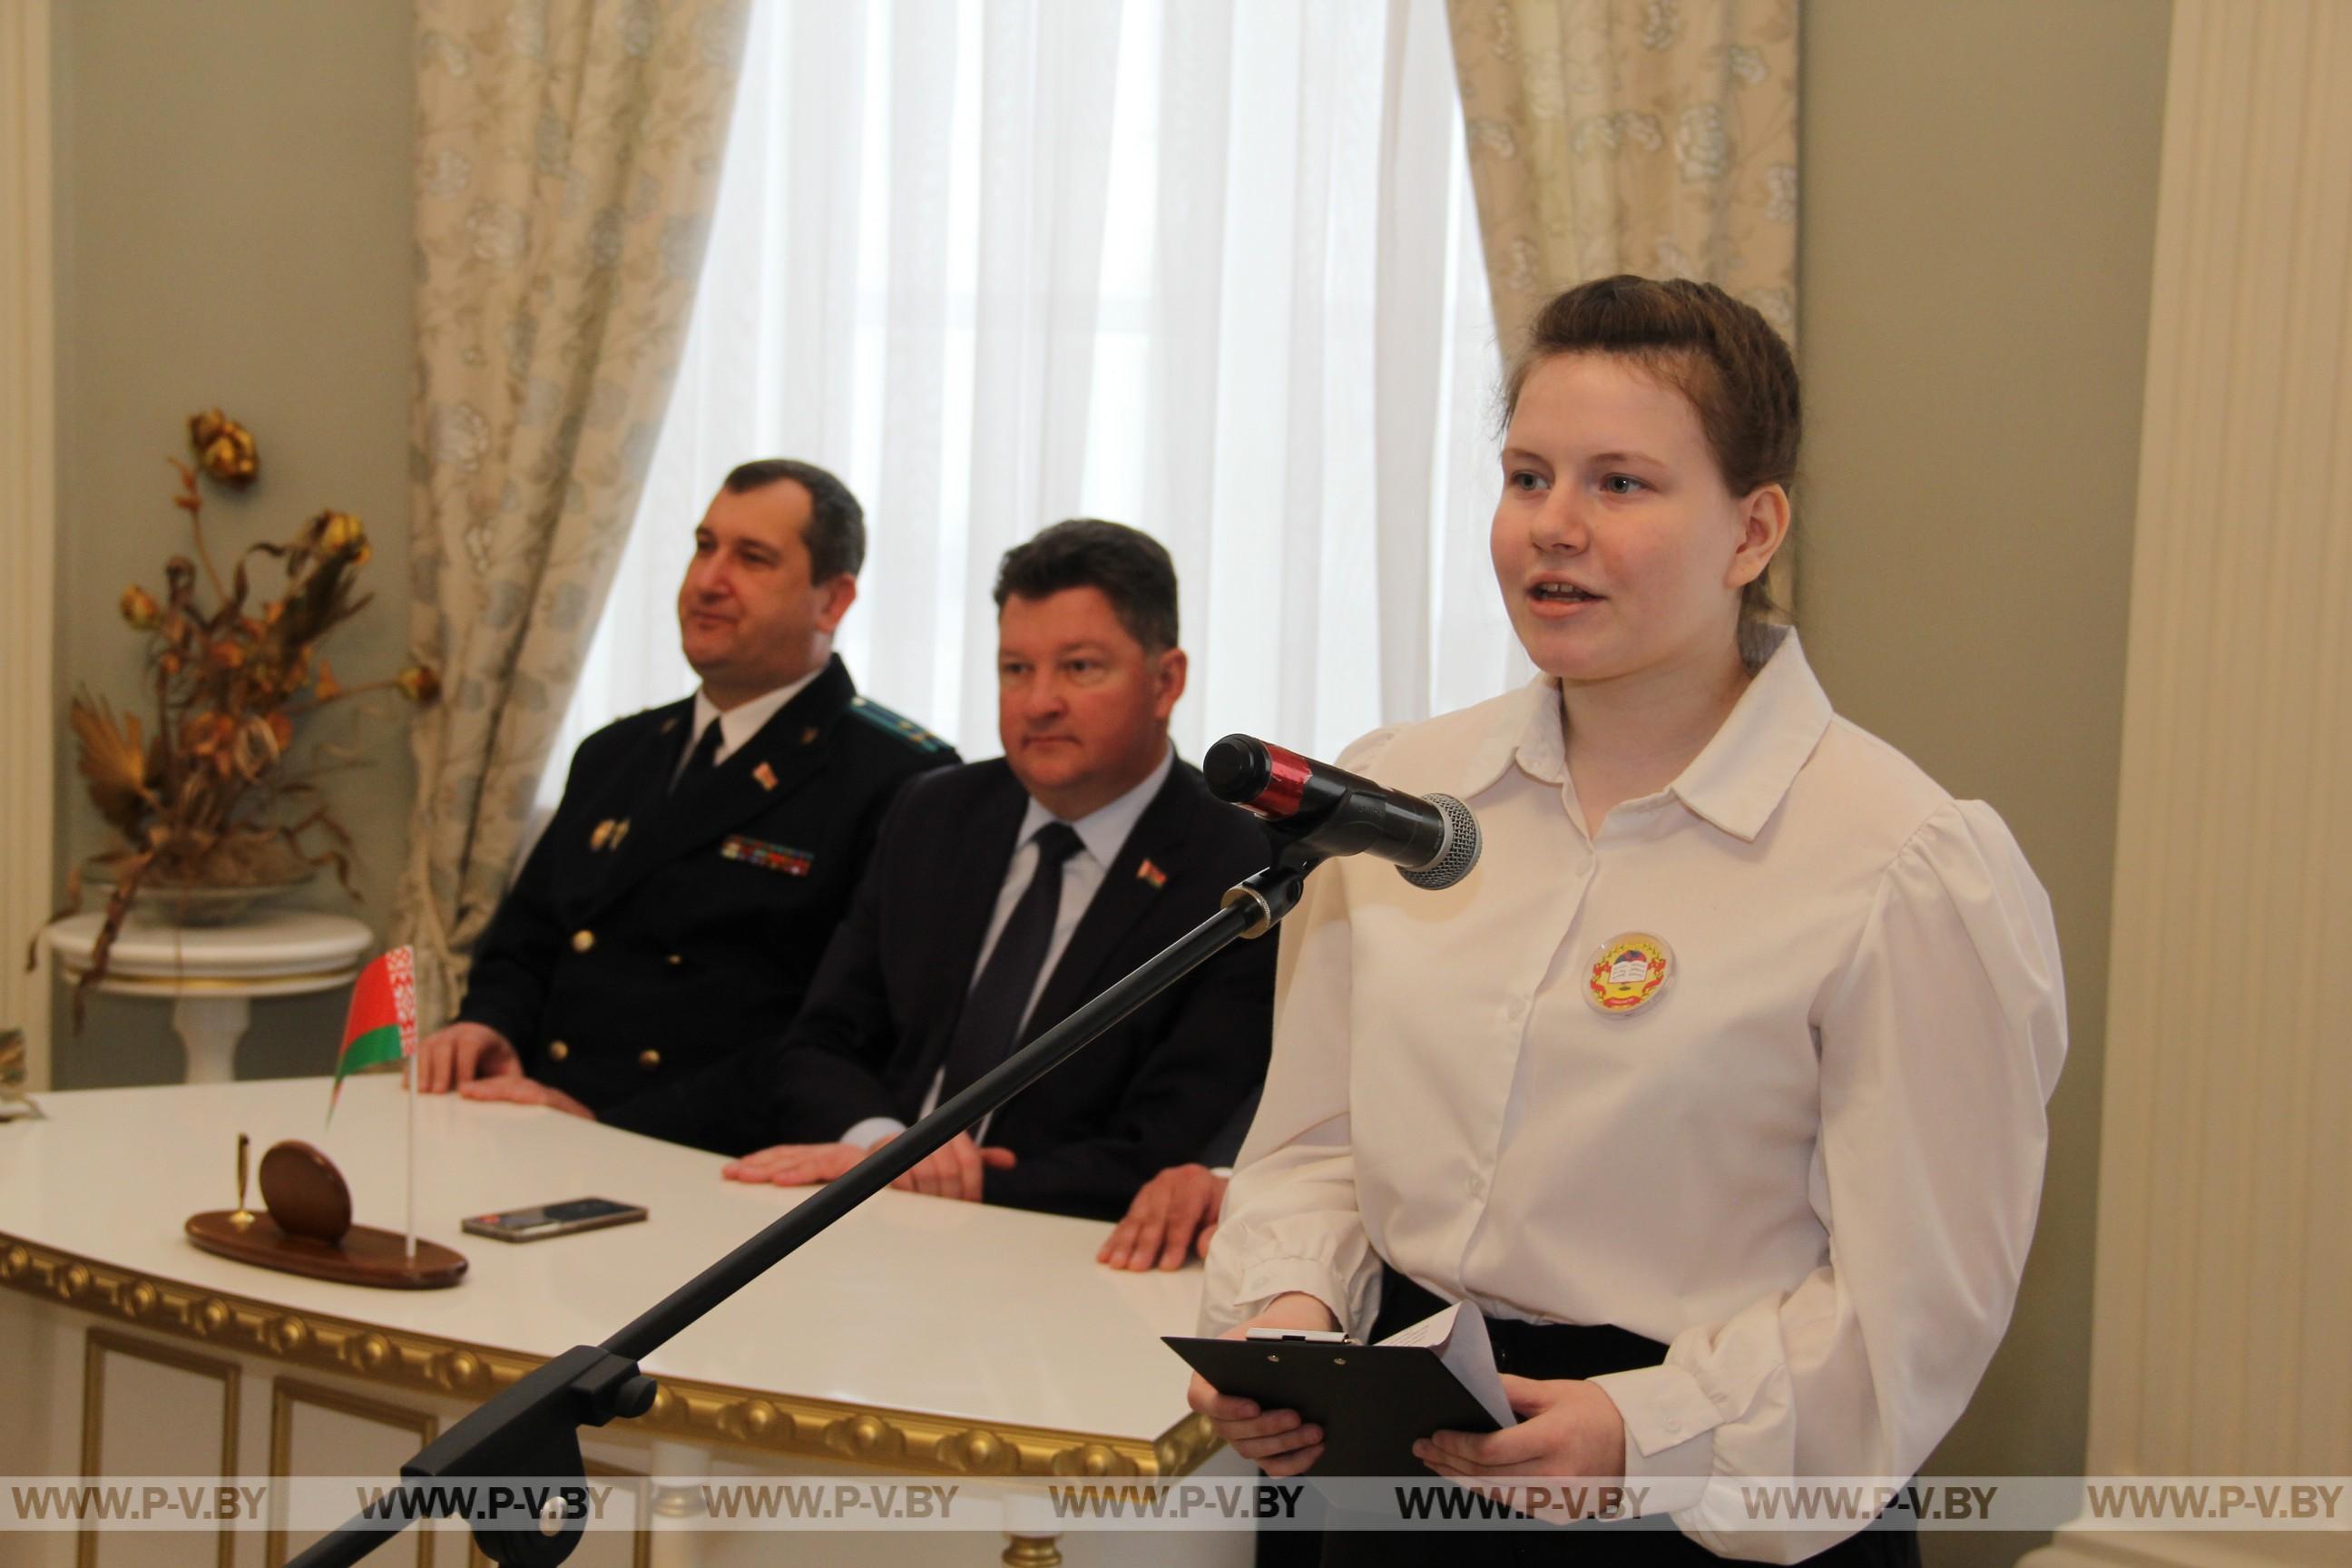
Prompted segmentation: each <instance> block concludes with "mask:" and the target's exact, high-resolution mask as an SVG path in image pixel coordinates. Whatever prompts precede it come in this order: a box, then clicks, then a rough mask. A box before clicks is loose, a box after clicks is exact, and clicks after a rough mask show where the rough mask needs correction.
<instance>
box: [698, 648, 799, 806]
mask: <svg viewBox="0 0 2352 1568" xmlns="http://www.w3.org/2000/svg"><path fill="white" fill-rule="evenodd" d="M823 674H824V666H823V665H821V664H820V665H818V666H817V667H816V668H814V669H812V670H810V671H809V672H808V673H807V674H806V675H803V676H802V677H801V678H800V679H798V680H795V681H793V683H792V684H791V685H789V686H779V687H777V688H776V689H774V690H773V691H770V692H767V693H765V694H763V695H761V696H759V697H754V698H753V699H751V701H749V702H739V703H737V704H736V705H735V706H734V707H732V708H730V709H728V710H726V711H725V712H723V713H722V712H720V711H719V705H718V704H717V703H715V702H713V701H711V700H710V694H709V692H707V691H705V690H703V689H701V688H700V687H696V688H695V689H694V728H693V729H692V730H691V731H688V738H687V742H686V749H685V750H684V751H682V752H679V753H678V754H677V767H675V768H673V769H671V770H670V775H669V777H670V782H671V783H672V784H676V783H677V777H678V774H680V773H684V772H686V764H687V763H688V760H690V759H691V758H692V757H693V755H694V748H695V747H696V746H698V745H700V744H701V743H702V732H703V731H705V730H708V729H709V728H710V725H711V722H712V721H714V720H715V721H717V722H718V725H719V749H718V750H717V751H716V752H712V753H711V755H710V765H711V766H713V767H717V766H718V765H719V763H723V762H725V761H726V760H727V759H728V758H730V757H731V756H733V755H734V754H735V753H736V752H740V751H741V750H742V749H743V747H744V745H745V744H746V743H747V742H749V741H750V740H751V737H752V736H754V735H756V734H758V733H759V732H760V731H761V730H763V729H765V728H767V724H768V721H769V720H771V719H772V718H774V717H775V716H776V715H777V714H778V713H780V712H782V710H783V706H784V704H785V703H787V702H790V701H791V700H793V698H795V697H798V696H799V695H800V694H801V693H802V692H803V691H804V690H806V689H808V683H809V682H810V681H812V680H814V679H816V678H817V677H818V676H820V675H823Z"/></svg>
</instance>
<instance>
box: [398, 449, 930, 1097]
mask: <svg viewBox="0 0 2352 1568" xmlns="http://www.w3.org/2000/svg"><path fill="white" fill-rule="evenodd" d="M865 554H866V531H865V522H864V519H863V516H862V514H861V512H860V510H859V509H858V505H857V501H856V498H855V497H853V496H852V495H851V494H850V493H849V490H848V489H847V488H846V487H845V486H844V485H843V484H842V483H841V481H840V480H839V479H835V478H834V476H833V475H831V474H829V473H827V472H825V471H824V469H823V468H816V467H814V466H813V465H810V464H805V463H798V462H793V461H789V460H786V459H782V458H773V459H769V460H766V461H763V462H757V463H747V464H745V465H743V466H742V467H741V468H737V469H736V470H735V471H734V472H732V473H730V475H728V476H727V480H726V483H725V485H724V486H723V487H722V488H721V489H720V490H719V495H718V496H717V498H716V499H714V500H712V501H711V503H710V508H709V511H708V512H706V513H705V514H704V516H703V518H702V521H700V523H699V524H698V525H697V527H696V529H695V534H694V556H693V559H692V561H691V562H690V563H688V567H687V571H686V578H685V581H684V582H683V583H682V584H680V586H679V589H678V597H677V614H678V626H679V632H680V638H681V642H682V644H683V646H684V649H685V653H686V658H687V662H688V664H690V665H692V666H693V667H694V669H695V673H696V674H697V675H698V676H700V677H701V679H702V685H701V689H700V690H699V691H698V692H697V693H696V694H695V695H694V696H693V697H692V698H691V699H689V700H685V701H681V702H676V703H672V704H671V705H669V706H668V707H667V708H656V709H652V710H648V711H646V712H643V713H638V714H635V715H633V716H632V717H629V718H626V719H623V720H621V721H618V722H616V723H614V724H611V725H609V726H607V727H606V728H604V729H603V730H600V731H597V732H596V733H595V734H593V735H591V736H590V737H589V738H588V739H587V740H586V741H584V742H582V744H581V746H580V750H579V752H577V753H576V754H575V755H574V757H573V759H572V773H571V776H570V778H569V780H568V781H567V782H566V784H565V785H564V790H563V799H562V804H561V805H558V806H557V807H556V811H555V816H554V817H553V819H552V820H551V822H550V823H549V825H548V827H547V831H546V832H545V834H543V835H542V836H541V838H540V841H539V843H538V845H537V847H535V848H534V849H533V850H532V851H531V854H530V858H529V859H528V860H527V861H526V862H525V863H524V866H523V869H522V874H521V875H520V877H519V878H518V879H516V881H515V885H514V887H513V889H511V890H510V891H509V893H508V895H507V897H506V898H505V900H503V901H501V902H500V904H499V910H498V913H497V915H496V916H495V917H493V919H492V920H491V922H490V926H489V929H488V931H487V932H486V933H485V934H484V936H483V938H482V941H481V943H480V945H479V947H478V950H477V952H476V953H475V957H474V964H473V970H472V973H471V974H470V976H469V977H468V983H467V990H466V998H465V1002H464V1005H462V1006H461V1007H460V1008H459V1009H458V1014H457V1020H458V1021H457V1023H455V1024H452V1025H451V1026H448V1027H447V1028H445V1029H442V1030H440V1031H438V1032H437V1033H436V1034H434V1035H432V1036H430V1037H427V1038H426V1039H425V1041H424V1042H423V1043H422V1044H421V1045H420V1046H419V1047H418V1049H417V1058H418V1079H417V1081H418V1085H419V1087H420V1088H422V1089H425V1090H426V1091H428V1092H437V1091H439V1090H442V1089H448V1088H451V1087H453V1086H454V1087H457V1088H458V1089H460V1090H461V1092H463V1093H465V1094H466V1095H467V1096H468V1097H470V1098H474V1099H481V1100H520V1101H523V1102H526V1103H537V1104H550V1105H557V1106H560V1107H562V1108H563V1109H567V1110H569V1109H572V1108H574V1107H579V1108H584V1109H587V1110H595V1111H600V1112H609V1111H613V1110H618V1109H620V1108H623V1107H625V1106H626V1105H628V1104H629V1103H630V1101H632V1100H635V1099H636V1098H638V1097H639V1096H641V1095H645V1094H647V1093H653V1092H658V1091H659V1090H661V1089H664V1088H666V1087H667V1086H669V1085H671V1084H674V1083H677V1082H679V1081H682V1080H684V1079H689V1078H691V1077H692V1076H693V1075H694V1074H696V1073H698V1072H699V1071H700V1070H702V1069H703V1068H708V1067H709V1066H710V1065H711V1064H712V1063H713V1062H715V1061H718V1060H720V1059H723V1058H726V1057H727V1056H728V1055H730V1053H732V1052H735V1051H739V1050H742V1049H746V1048H748V1047H750V1046H751V1045H752V1044H753V1043H754V1042H756V1041H760V1040H763V1039H766V1038H769V1037H772V1036H773V1035H774V1033H775V1031H776V1030H777V1028H778V1027H779V1026H781V1025H782V1023H783V1022H784V1021H786V1020H789V1019H790V1018H791V1017H792V1016H793V1013H795V1012H796V1011H798V1010H799V1008H800V1005H801V1001H802V998H803V995H804V994H806V992H807V990H808V985H809V981H810V978H811V976H813V975H814V973H815V972H816V967H817V963H818V961H819V959H820V957H821V956H822V955H823V953H824V948H825V943H826V942H828V941H830V940H831V938H832V936H833V932H834V928H835V926H836V925H838V924H839V923H840V921H841V918H842V916H843V914H844V913H845V911H846V910H848V908H849V901H850V897H851V894H852V893H853V892H854V890H855V889H856V886H857V882H858V879H859V878H860V876H861V875H862V874H863V872H864V870H865V868H866V860H867V858H868V857H869V856H870V855H871V853H872V851H873V847H874V842H875V838H876V836H877V834H878V832H879V831H880V828H881V824H882V819H883V817H884V816H885V815H886V814H887V810H888V807H889V804H890V801H891V798H892V797H893V796H894V795H896V794H897V793H898V789H899V787H900V786H901V785H903V784H906V783H907V781H908V780H909V779H911V778H913V777H914V776H915V775H917V774H918V773H923V772H925V771H927V770H929V769H932V768H937V767H940V766H943V765H945V764H947V763H952V762H954V761H955V760H956V758H955V753H954V752H951V751H950V750H949V749H948V748H947V746H946V745H945V743H944V742H940V741H939V740H938V739H936V738H935V737H933V736H931V735H929V734H928V733H927V732H925V731H923V730H922V729H920V728H919V726H916V725H914V724H912V723H910V722H908V721H906V720H904V719H901V718H899V717H898V715H897V714H895V713H892V712H890V711H889V710H887V709H884V708H881V707H878V706H876V705H875V704H873V703H870V702H868V701H867V700H866V699H865V698H862V697H860V696H858V695H857V693H856V688H855V687H853V686H852V685H851V684H850V679H849V672H848V671H847V670H846V669H845V668H843V667H842V663H841V660H840V659H839V658H836V657H835V656H834V654H833V633H834V630H835V627H837V626H839V625H840V624H841V618H842V616H844V615H845V614H846V613H847V612H848V609H849V606H850V605H851V603H852V602H853V601H854V600H855V599H856V596H857V570H858V567H859V565H860V564H861V563H863V561H864V559H865ZM688 1020H691V1027H687V1026H684V1025H685V1024H686V1023H687V1021H688Z"/></svg>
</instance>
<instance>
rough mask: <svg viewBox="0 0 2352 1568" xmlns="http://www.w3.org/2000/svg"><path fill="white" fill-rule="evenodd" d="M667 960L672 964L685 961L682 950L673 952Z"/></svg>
mask: <svg viewBox="0 0 2352 1568" xmlns="http://www.w3.org/2000/svg"><path fill="white" fill-rule="evenodd" d="M669 961H670V963H674V964H676V963H685V962H686V954H684V953H682V952H673V953H671V954H670V955H669Z"/></svg>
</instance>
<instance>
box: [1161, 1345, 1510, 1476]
mask: <svg viewBox="0 0 2352 1568" xmlns="http://www.w3.org/2000/svg"><path fill="white" fill-rule="evenodd" d="M1160 1342H1161V1343H1162V1344H1164V1345H1166V1346H1167V1347H1168V1348H1169V1349H1170V1350H1171V1351H1174V1352H1176V1353H1177V1354H1178V1355H1180V1356H1182V1357H1183V1358H1184V1359H1185V1361H1186V1362H1188V1363H1191V1365H1192V1370H1193V1371H1194V1372H1197V1373H1200V1374H1201V1375H1202V1377H1204V1378H1207V1379H1208V1380H1209V1384H1210V1385H1211V1386H1212V1387H1213V1388H1215V1389H1216V1391H1217V1392H1218V1393H1220V1394H1239V1395H1241V1396H1242V1397H1243V1398H1244V1399H1254V1400H1255V1401H1256V1402H1257V1405H1258V1408H1260V1409H1261V1410H1296V1411H1297V1412H1298V1414H1299V1415H1300V1416H1302V1417H1303V1418H1304V1419H1305V1420H1306V1421H1307V1423H1308V1424H1310V1425H1312V1426H1320V1427H1322V1428H1323V1457H1322V1458H1319V1459H1318V1460H1316V1461H1315V1463H1314V1464H1313V1465H1312V1466H1310V1467H1309V1468H1307V1471H1306V1472H1305V1473H1306V1474H1307V1475H1309V1476H1418V1475H1422V1474H1424V1473H1426V1472H1427V1470H1428V1467H1427V1466H1426V1465H1423V1463H1422V1462H1421V1461H1420V1460H1419V1459H1416V1458H1413V1457H1412V1446H1413V1444H1414V1443H1416V1442H1418V1441H1419V1440H1420V1439H1422V1438H1423V1437H1426V1436H1429V1435H1430V1434H1431V1433H1433V1432H1492V1431H1494V1430H1496V1424H1495V1418H1494V1417H1493V1416H1492V1415H1488V1414H1487V1413H1486V1406H1485V1405H1481V1404H1479V1403H1478V1396H1477V1395H1476V1394H1472V1393H1471V1392H1470V1391H1469V1390H1468V1389H1467V1388H1465V1387H1464V1386H1463V1384H1462V1380H1461V1379H1460V1378H1457V1377H1455V1376H1454V1373H1453V1370H1452V1369H1451V1368H1450V1367H1448V1366H1447V1365H1446V1364H1445V1363H1444V1361H1443V1360H1441V1359H1439V1354H1438V1351H1437V1349H1436V1348H1435V1347H1434V1346H1431V1345H1356V1344H1344V1343H1340V1344H1335V1343H1330V1342H1315V1341H1311V1340H1222V1339H1220V1340H1209V1339H1194V1338H1191V1337H1188V1336H1184V1335H1178V1334H1163V1335H1162V1336H1160Z"/></svg>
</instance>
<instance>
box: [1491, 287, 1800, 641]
mask: <svg viewBox="0 0 2352 1568" xmlns="http://www.w3.org/2000/svg"><path fill="white" fill-rule="evenodd" d="M1575 353H1597V354H1611V355H1614V356H1616V357H1619V358H1622V359H1631V360H1633V361H1635V362H1637V363H1640V364H1641V366H1642V367H1643V369H1644V370H1646V371H1648V372H1649V373H1650V374H1653V375H1654V376H1656V377H1657V378H1658V379H1659V380H1660V381H1662V382H1664V383H1665V384H1667V385H1668V386H1671V387H1673V388H1674V389H1675V391H1677V392H1679V393H1681V394H1682V395H1684V396H1685V398H1687V399H1689V401H1690V405H1691V407H1692V408H1693V410H1695V411H1696V413H1697V415H1698V422H1699V426H1700V428H1701V429H1703V430H1704V431H1705V432H1706V444H1707V447H1708V448H1709V449H1710V450H1711V451H1712V452H1713V453H1714V454H1715V466H1716V468H1717V469H1718V470H1719V471H1720V472H1721V473H1722V475H1723V483H1724V488H1725V489H1728V490H1729V491H1730V492H1731V493H1732V494H1733V495H1735V496H1745V495H1748V494H1750V493H1752V492H1753V491H1755V490H1757V489H1760V488H1761V487H1763V486H1765V485H1774V484H1777V485H1779V486H1780V487H1781V488H1782V489H1788V488H1789V487H1790V486H1791V485H1793V484H1794V483H1795V482H1796V478H1797V443H1798V439H1799V437H1801V435H1802V433H1803V426H1804V420H1803V416H1802V415H1801V411H1800V407H1799V403H1798V396H1797V363H1796V361H1795V360H1794V359H1793V358H1792V357H1791V356H1790V353H1789V345H1788V343H1787V342H1784V341H1783V340H1782V339H1781V337H1780V333H1778V332H1776V331H1773V330H1772V327H1771V324H1770V323H1769V322H1768V321H1765V320H1764V318H1763V316H1762V315H1760V314H1759V313H1758V311H1757V310H1756V308H1755V307H1754V306H1752V305H1744V304H1742V303H1740V302H1739V301H1738V300H1735V299H1733V298H1732V297H1731V296H1730V295H1728V294H1727V293H1725V292H1724V291H1723V290H1722V289H1718V288H1717V287H1716V286H1715V285H1714V284H1712V283H1696V282H1692V281H1690V280H1688V279H1663V280H1662V279H1654V278H1635V277H1633V276H1631V275H1624V274H1621V275H1620V276H1618V277H1615V278H1602V279H1595V280H1594V281H1592V282H1591V283H1580V284H1578V285H1577V286H1576V287H1575V288H1573V289H1570V290H1569V291H1568V292H1567V293H1565V294H1562V295H1560V296H1559V298H1558V299H1555V300H1552V301H1551V303H1549V304H1548V305H1546V306H1545V307H1544V308H1543V309H1542V310H1540V311H1538V313H1537V315H1536V319H1535V323H1534V325H1533V327H1532V328H1531V329H1530V330H1529V332H1528V344H1527V347H1526V348H1525V349H1523V350H1521V351H1520V353H1519V357H1518V359H1517V362H1516V363H1514V364H1513V365H1512V366H1511V373H1510V376H1509V378H1508V379H1507V381H1506V382H1505V383H1504V385H1503V422H1504V423H1505V424H1506V425H1508V424H1509V423H1510V419H1511V416H1512V415H1514V414H1515V413H1517V411H1518V406H1519V393H1520V391H1521V390H1522V389H1523V388H1524V387H1525V386H1526V385H1527V381H1528V375H1529V374H1532V373H1533V372H1534V370H1535V368H1536V366H1538V365H1539V364H1541V363H1544V362H1545V361H1546V360H1549V359H1553V358H1556V357H1558V356H1559V355H1561V354H1575ZM1786 614H1787V613H1786V611H1784V610H1783V609H1782V608H1781V607H1780V605H1775V604H1774V603H1773V602H1772V595H1771V590H1769V588H1767V587H1766V586H1765V585H1764V578H1763V577H1762V576H1761V575H1759V576H1758V577H1757V578H1756V580H1755V581H1754V582H1752V583H1749V584H1748V585H1747V586H1746V587H1745V588H1743V589H1741V590H1740V595H1739V622H1740V644H1741V649H1742V651H1743V652H1744V653H1748V654H1749V663H1751V664H1754V663H1756V662H1758V658H1757V657H1756V656H1755V652H1754V649H1755V646H1756V644H1757V641H1758V638H1757V636H1756V634H1757V631H1758V629H1759V628H1760V627H1761V626H1762V625H1763V624H1764V623H1765V622H1767V621H1768V620H1770V619H1773V618H1776V617H1778V618H1783V619H1785V618H1786Z"/></svg>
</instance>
